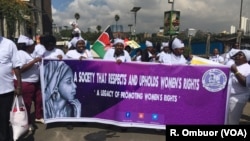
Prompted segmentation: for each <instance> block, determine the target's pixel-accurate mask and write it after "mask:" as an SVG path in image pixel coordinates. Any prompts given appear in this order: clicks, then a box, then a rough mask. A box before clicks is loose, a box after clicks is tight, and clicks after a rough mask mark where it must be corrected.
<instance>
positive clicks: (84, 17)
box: [51, 0, 250, 33]
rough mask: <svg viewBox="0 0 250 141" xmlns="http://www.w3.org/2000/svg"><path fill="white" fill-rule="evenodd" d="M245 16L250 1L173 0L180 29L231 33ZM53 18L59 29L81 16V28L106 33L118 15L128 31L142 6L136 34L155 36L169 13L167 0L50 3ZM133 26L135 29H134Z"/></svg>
mask: <svg viewBox="0 0 250 141" xmlns="http://www.w3.org/2000/svg"><path fill="white" fill-rule="evenodd" d="M241 1H242V2H243V3H242V16H244V17H247V18H249V19H250V0H174V5H173V7H174V10H177V11H180V30H181V31H182V30H186V29H188V28H194V29H197V30H202V31H206V32H211V33H220V32H223V31H227V32H229V31H230V27H231V26H235V27H236V29H238V27H239V22H240V9H241ZM51 3H52V19H53V21H54V23H55V24H56V25H57V26H63V27H64V26H68V27H70V24H69V23H70V22H72V21H75V18H74V15H75V13H79V14H80V19H79V20H78V22H77V23H78V25H79V28H80V29H81V30H82V31H83V32H86V31H87V30H88V28H90V29H91V31H97V30H96V26H97V25H100V26H101V27H102V30H104V29H105V28H106V27H107V26H108V25H116V22H115V19H114V17H115V15H116V14H117V15H119V16H120V20H119V21H118V22H117V24H118V25H123V30H124V32H129V30H130V28H129V26H128V25H129V24H133V25H134V23H135V13H133V12H131V11H130V10H131V9H132V8H133V7H141V9H140V10H139V11H138V12H137V14H136V33H156V32H158V31H159V29H160V27H163V23H164V22H163V21H164V12H165V11H170V10H171V8H172V4H170V3H168V0H51ZM133 29H134V27H132V30H133Z"/></svg>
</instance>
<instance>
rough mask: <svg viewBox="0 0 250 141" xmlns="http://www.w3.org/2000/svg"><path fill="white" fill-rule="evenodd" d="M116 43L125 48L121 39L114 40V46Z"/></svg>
mask: <svg viewBox="0 0 250 141" xmlns="http://www.w3.org/2000/svg"><path fill="white" fill-rule="evenodd" d="M117 43H121V44H123V45H124V46H125V43H124V40H122V39H120V38H116V39H115V40H114V45H116V44H117Z"/></svg>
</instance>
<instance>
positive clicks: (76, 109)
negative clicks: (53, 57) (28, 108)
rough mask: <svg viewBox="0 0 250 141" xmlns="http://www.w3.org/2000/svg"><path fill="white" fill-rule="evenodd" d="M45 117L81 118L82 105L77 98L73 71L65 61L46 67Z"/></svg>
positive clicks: (50, 62)
mask: <svg viewBox="0 0 250 141" xmlns="http://www.w3.org/2000/svg"><path fill="white" fill-rule="evenodd" d="M44 84H45V94H44V95H45V96H44V97H45V108H46V110H45V117H46V118H55V117H80V113H81V103H80V102H79V100H78V99H76V98H75V95H76V87H77V86H76V84H75V83H74V81H73V72H72V69H71V68H70V67H69V66H68V65H67V64H66V63H65V62H63V61H49V62H48V63H47V64H46V65H45V66H44Z"/></svg>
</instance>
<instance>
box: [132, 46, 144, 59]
mask: <svg viewBox="0 0 250 141" xmlns="http://www.w3.org/2000/svg"><path fill="white" fill-rule="evenodd" d="M141 55H142V49H140V48H138V49H136V51H135V55H134V56H133V57H132V61H136V62H141Z"/></svg>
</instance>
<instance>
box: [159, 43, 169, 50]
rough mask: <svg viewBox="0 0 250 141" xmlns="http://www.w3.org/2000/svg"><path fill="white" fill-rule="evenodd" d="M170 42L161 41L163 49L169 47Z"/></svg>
mask: <svg viewBox="0 0 250 141" xmlns="http://www.w3.org/2000/svg"><path fill="white" fill-rule="evenodd" d="M168 46H169V45H168V42H162V43H161V49H163V48H164V47H168Z"/></svg>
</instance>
